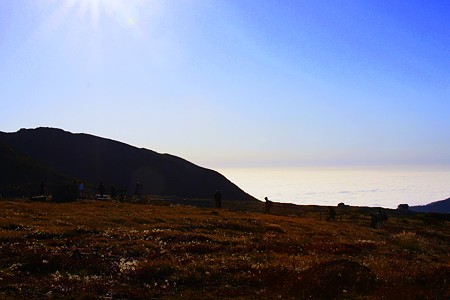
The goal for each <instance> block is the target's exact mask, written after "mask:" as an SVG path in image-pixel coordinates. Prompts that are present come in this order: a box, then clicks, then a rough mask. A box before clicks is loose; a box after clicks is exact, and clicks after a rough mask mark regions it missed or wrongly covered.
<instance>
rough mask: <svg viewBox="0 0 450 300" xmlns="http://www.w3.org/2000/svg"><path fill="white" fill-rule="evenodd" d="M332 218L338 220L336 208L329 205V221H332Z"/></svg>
mask: <svg viewBox="0 0 450 300" xmlns="http://www.w3.org/2000/svg"><path fill="white" fill-rule="evenodd" d="M331 220H332V221H336V211H335V210H334V208H332V207H329V208H328V218H327V221H331Z"/></svg>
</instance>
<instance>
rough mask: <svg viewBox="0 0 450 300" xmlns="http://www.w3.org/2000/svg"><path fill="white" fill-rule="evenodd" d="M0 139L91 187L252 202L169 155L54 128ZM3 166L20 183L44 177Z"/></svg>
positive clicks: (23, 131)
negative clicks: (218, 193) (138, 188)
mask: <svg viewBox="0 0 450 300" xmlns="http://www.w3.org/2000/svg"><path fill="white" fill-rule="evenodd" d="M0 141H2V142H3V143H4V144H6V145H8V146H9V147H10V148H12V149H14V151H17V152H20V153H22V154H23V155H25V156H27V157H28V158H27V159H28V160H29V161H35V162H38V163H39V165H40V166H45V168H46V169H47V170H52V171H53V172H55V173H59V174H65V175H67V176H69V177H71V178H76V179H78V180H83V181H86V182H88V183H91V184H93V185H98V184H99V183H100V182H103V183H104V184H105V185H106V186H107V187H108V186H110V185H113V186H115V187H116V189H118V190H126V191H128V193H132V192H133V191H134V187H135V183H136V182H137V181H139V182H141V183H142V184H143V193H144V194H152V195H166V196H178V197H189V198H211V197H212V195H213V194H214V192H215V190H220V191H221V193H222V195H223V198H224V200H225V201H226V200H227V199H233V200H255V199H254V198H253V197H252V196H250V195H248V194H247V193H245V192H244V191H242V190H241V189H240V188H239V187H237V186H236V185H235V184H233V183H232V182H230V181H229V180H228V179H226V178H225V177H224V176H222V175H221V174H219V173H218V172H215V171H213V170H209V169H205V168H202V167H199V166H197V165H195V164H193V163H190V162H188V161H186V160H184V159H182V158H179V157H176V156H173V155H169V154H159V153H156V152H154V151H151V150H148V149H139V148H136V147H133V146H130V145H127V144H124V143H121V142H117V141H113V140H110V139H105V138H101V137H96V136H93V135H89V134H73V133H70V132H67V131H63V130H61V129H54V128H37V129H21V130H20V131H18V132H15V133H4V132H0ZM7 167H8V169H6V168H5V169H4V170H3V172H4V173H5V174H8V173H10V172H15V173H16V175H17V176H16V175H15V176H16V177H15V178H16V179H17V178H18V180H19V181H24V178H26V179H27V180H34V181H36V180H38V181H41V179H40V178H41V177H43V178H44V179H47V178H48V177H47V176H41V175H40V171H38V169H39V168H40V169H42V168H41V167H36V168H35V167H33V166H31V165H30V168H29V169H28V170H23V169H17V168H15V167H14V166H7ZM18 172H20V173H18ZM21 176H23V177H21Z"/></svg>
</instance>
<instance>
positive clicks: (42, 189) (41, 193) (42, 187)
mask: <svg viewBox="0 0 450 300" xmlns="http://www.w3.org/2000/svg"><path fill="white" fill-rule="evenodd" d="M39 195H41V196H43V195H45V184H44V182H41V185H40V186H39Z"/></svg>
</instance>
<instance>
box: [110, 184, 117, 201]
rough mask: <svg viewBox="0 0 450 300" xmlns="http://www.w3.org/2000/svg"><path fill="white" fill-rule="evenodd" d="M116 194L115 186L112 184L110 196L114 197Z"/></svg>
mask: <svg viewBox="0 0 450 300" xmlns="http://www.w3.org/2000/svg"><path fill="white" fill-rule="evenodd" d="M116 196H117V192H116V188H115V187H114V186H113V185H111V198H112V199H115V198H116Z"/></svg>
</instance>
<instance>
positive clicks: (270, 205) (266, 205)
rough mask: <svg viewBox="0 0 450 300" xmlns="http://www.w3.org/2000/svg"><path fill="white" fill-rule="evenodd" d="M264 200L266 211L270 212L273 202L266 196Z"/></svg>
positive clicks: (266, 212)
mask: <svg viewBox="0 0 450 300" xmlns="http://www.w3.org/2000/svg"><path fill="white" fill-rule="evenodd" d="M264 200H266V203H265V206H264V213H265V214H270V209H271V208H272V205H273V202H272V201H270V200H269V198H267V197H264Z"/></svg>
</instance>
